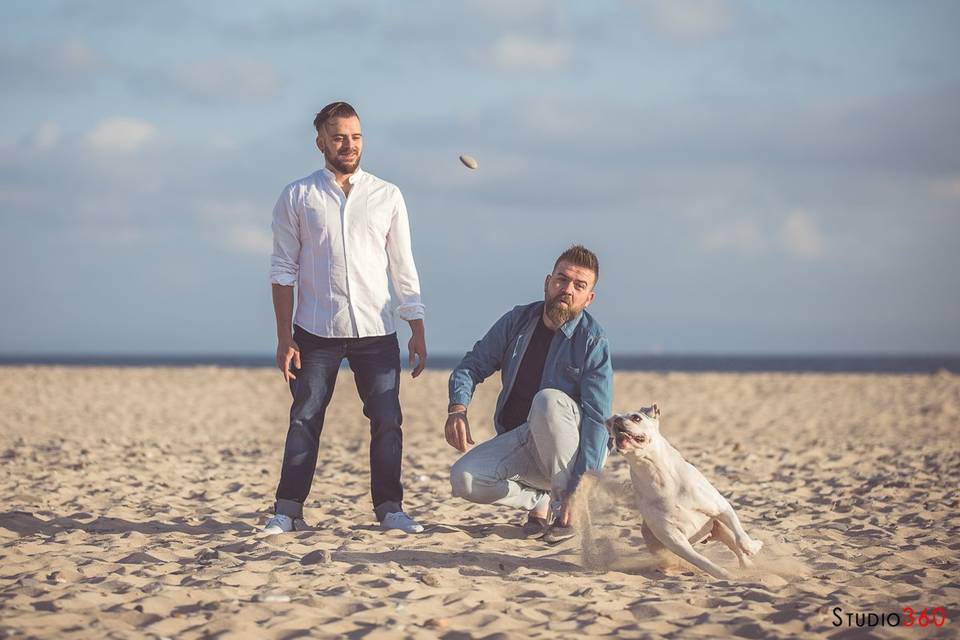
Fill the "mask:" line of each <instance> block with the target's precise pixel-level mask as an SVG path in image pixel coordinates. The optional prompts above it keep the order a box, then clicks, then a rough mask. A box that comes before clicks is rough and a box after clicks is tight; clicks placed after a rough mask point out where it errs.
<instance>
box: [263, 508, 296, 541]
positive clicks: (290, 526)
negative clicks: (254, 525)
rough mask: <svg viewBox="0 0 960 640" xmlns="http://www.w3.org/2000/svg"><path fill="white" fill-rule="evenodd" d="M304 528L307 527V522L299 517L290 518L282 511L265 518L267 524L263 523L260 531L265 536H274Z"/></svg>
mask: <svg viewBox="0 0 960 640" xmlns="http://www.w3.org/2000/svg"><path fill="white" fill-rule="evenodd" d="M304 529H307V523H306V522H304V521H303V520H301V519H300V518H291V517H290V516H285V515H283V514H282V513H275V514H274V515H273V517H271V518H270V519H269V520H267V524H266V525H264V527H263V530H262V531H261V532H260V533H262V534H263V535H265V536H275V535H277V534H279V533H290V532H291V531H303V530H304Z"/></svg>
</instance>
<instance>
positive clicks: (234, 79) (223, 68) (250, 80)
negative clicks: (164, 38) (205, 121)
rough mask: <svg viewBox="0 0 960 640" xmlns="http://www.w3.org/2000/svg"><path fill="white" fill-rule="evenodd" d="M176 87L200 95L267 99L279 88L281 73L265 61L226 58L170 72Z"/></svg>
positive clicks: (185, 66) (196, 95)
mask: <svg viewBox="0 0 960 640" xmlns="http://www.w3.org/2000/svg"><path fill="white" fill-rule="evenodd" d="M169 77H170V80H171V81H172V82H173V84H174V86H176V87H177V88H179V89H180V90H181V91H183V92H185V93H187V94H189V95H191V96H194V97H199V98H207V99H215V100H222V99H238V98H267V97H270V96H274V95H276V94H277V93H278V91H279V89H280V85H281V82H280V75H279V74H278V73H277V70H276V69H275V68H274V66H273V65H272V64H270V63H269V62H266V61H264V60H250V59H245V58H244V59H241V58H224V59H221V60H207V61H202V62H193V63H191V64H185V65H181V66H179V67H177V68H175V69H173V70H172V71H171V72H170V73H169Z"/></svg>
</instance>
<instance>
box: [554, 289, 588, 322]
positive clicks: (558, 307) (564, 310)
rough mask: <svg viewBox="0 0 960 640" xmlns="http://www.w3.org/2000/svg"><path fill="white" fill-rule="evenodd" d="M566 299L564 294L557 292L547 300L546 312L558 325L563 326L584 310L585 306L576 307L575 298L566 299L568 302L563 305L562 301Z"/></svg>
mask: <svg viewBox="0 0 960 640" xmlns="http://www.w3.org/2000/svg"><path fill="white" fill-rule="evenodd" d="M563 299H564V294H562V293H560V294H557V295H556V296H555V297H554V298H552V299H550V300H547V301H546V303H545V304H546V313H547V317H548V318H550V319H551V320H552V321H553V322H554V323H555V324H556V325H557V326H563V325H565V324H566V323H567V322H569V321H570V320H572V319H573V318H574V317H575V316H576V315H577V314H578V313H580V312H581V311H583V307H574V306H572V305H573V298H569V297H568V299H567V300H566V302H567V304H566V305H563V304H560V302H561V301H562V300H563Z"/></svg>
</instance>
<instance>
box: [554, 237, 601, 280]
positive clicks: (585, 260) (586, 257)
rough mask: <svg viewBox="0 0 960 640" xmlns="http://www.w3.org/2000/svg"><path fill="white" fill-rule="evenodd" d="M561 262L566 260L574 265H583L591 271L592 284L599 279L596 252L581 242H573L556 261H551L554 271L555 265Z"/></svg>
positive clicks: (598, 264)
mask: <svg viewBox="0 0 960 640" xmlns="http://www.w3.org/2000/svg"><path fill="white" fill-rule="evenodd" d="M561 262H568V263H570V264H572V265H573V266H575V267H583V268H584V269H589V270H590V271H593V284H597V280H599V279H600V261H599V260H597V254H595V253H594V252H593V251H590V249H587V248H586V247H585V246H583V245H582V244H575V245H573V246H572V247H570V248H569V249H567V250H566V251H564V252H563V253H561V254H560V257H559V258H557V261H556V262H554V263H553V270H554V271H556V270H557V266H558V265H559V264H560V263H561Z"/></svg>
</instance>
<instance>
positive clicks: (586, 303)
mask: <svg viewBox="0 0 960 640" xmlns="http://www.w3.org/2000/svg"><path fill="white" fill-rule="evenodd" d="M596 297H597V292H596V291H591V292H590V295H589V296H587V301H586V302H585V303H584V304H583V306H584V307H589V306H590V303H591V302H593V299H594V298H596Z"/></svg>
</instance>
